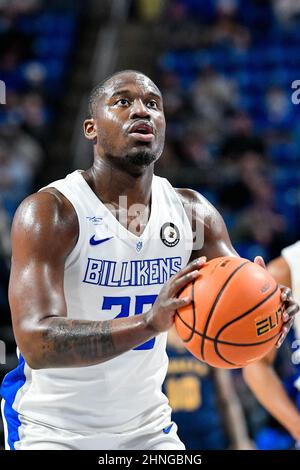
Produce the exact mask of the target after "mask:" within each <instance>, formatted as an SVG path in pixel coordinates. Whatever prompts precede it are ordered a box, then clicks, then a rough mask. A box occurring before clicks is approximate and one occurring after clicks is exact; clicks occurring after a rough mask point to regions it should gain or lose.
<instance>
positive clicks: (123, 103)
mask: <svg viewBox="0 0 300 470" xmlns="http://www.w3.org/2000/svg"><path fill="white" fill-rule="evenodd" d="M115 104H117V105H119V106H128V105H129V104H130V103H129V100H127V99H126V98H120V99H119V100H118V101H116V102H115Z"/></svg>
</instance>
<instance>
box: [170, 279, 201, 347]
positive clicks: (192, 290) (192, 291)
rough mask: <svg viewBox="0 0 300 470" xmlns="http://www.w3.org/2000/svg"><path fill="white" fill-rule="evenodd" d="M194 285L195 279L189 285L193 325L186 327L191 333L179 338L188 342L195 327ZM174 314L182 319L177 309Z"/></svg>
mask: <svg viewBox="0 0 300 470" xmlns="http://www.w3.org/2000/svg"><path fill="white" fill-rule="evenodd" d="M194 286H195V280H194V281H193V282H192V287H191V297H192V301H191V305H192V311H193V326H192V328H191V326H190V325H188V329H189V330H190V331H191V334H190V336H189V337H188V339H183V338H181V339H182V341H183V342H184V343H188V342H189V341H191V339H192V337H193V336H194V332H195V329H196V310H195V297H194ZM175 315H177V316H178V317H179V318H180V320H182V319H181V316H180V315H179V313H178V310H176V314H175ZM184 324H185V323H184Z"/></svg>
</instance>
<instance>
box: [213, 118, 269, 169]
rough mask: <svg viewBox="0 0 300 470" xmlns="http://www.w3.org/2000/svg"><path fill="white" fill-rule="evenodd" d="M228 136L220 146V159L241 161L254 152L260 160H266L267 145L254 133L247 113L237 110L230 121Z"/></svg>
mask: <svg viewBox="0 0 300 470" xmlns="http://www.w3.org/2000/svg"><path fill="white" fill-rule="evenodd" d="M228 123H229V129H228V132H227V136H226V137H225V139H224V140H223V142H222V143H221V145H220V157H221V158H222V159H225V160H231V161H235V162H237V161H239V159H240V158H242V157H243V155H244V154H245V153H247V152H253V153H255V154H256V155H257V157H258V158H259V159H260V160H265V151H266V149H265V143H264V141H263V139H262V138H261V137H260V136H257V135H255V134H254V133H253V126H252V122H251V119H250V117H249V116H248V114H247V113H245V112H244V111H241V110H237V111H235V112H234V113H233V115H232V116H231V118H230V119H228Z"/></svg>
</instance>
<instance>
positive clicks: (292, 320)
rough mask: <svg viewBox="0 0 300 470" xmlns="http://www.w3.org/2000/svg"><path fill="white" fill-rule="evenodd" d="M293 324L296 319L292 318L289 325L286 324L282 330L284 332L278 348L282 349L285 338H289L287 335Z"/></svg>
mask: <svg viewBox="0 0 300 470" xmlns="http://www.w3.org/2000/svg"><path fill="white" fill-rule="evenodd" d="M293 323H294V318H291V319H290V320H289V321H288V322H287V323H285V324H284V327H283V328H282V330H281V331H282V332H281V335H280V337H279V339H278V341H277V343H276V348H280V346H281V345H282V343H283V342H284V340H285V338H286V337H287V334H288V332H289V331H290V329H291V327H292V325H293Z"/></svg>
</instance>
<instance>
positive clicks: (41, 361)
mask: <svg viewBox="0 0 300 470" xmlns="http://www.w3.org/2000/svg"><path fill="white" fill-rule="evenodd" d="M147 318H148V316H147V314H141V315H134V316H132V317H127V318H120V319H117V320H107V321H99V322H98V321H85V320H72V319H68V318H63V317H50V318H47V319H45V320H43V321H42V322H40V325H39V327H38V328H35V329H34V331H33V332H32V333H31V334H28V332H27V335H28V336H27V337H28V338H29V341H28V342H29V344H28V343H27V344H24V347H23V349H24V352H23V351H22V347H21V348H20V349H21V352H23V354H24V357H25V360H26V361H27V362H28V364H29V365H30V366H31V367H32V368H34V369H44V368H53V367H83V366H91V365H95V364H99V363H101V362H105V361H108V360H110V359H113V358H114V357H116V356H118V355H120V354H122V353H124V352H126V351H129V350H130V349H132V348H134V347H136V346H139V345H140V344H142V343H144V342H145V341H147V340H149V339H150V338H152V337H153V336H155V333H154V331H153V330H152V329H151V327H150V326H149V324H148V321H147Z"/></svg>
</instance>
